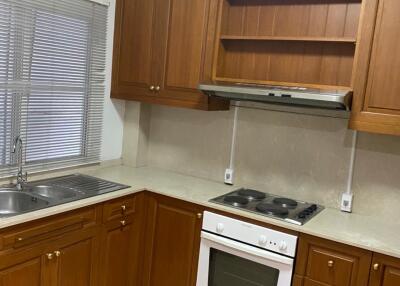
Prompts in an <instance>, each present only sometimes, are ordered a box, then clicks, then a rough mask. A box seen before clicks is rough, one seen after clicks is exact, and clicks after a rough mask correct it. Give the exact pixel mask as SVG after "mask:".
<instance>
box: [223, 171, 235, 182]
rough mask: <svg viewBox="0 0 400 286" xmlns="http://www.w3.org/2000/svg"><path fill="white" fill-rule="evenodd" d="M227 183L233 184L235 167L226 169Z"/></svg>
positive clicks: (225, 179) (225, 180)
mask: <svg viewBox="0 0 400 286" xmlns="http://www.w3.org/2000/svg"><path fill="white" fill-rule="evenodd" d="M224 182H225V184H228V185H233V169H226V170H225V178H224Z"/></svg>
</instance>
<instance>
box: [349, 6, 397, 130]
mask: <svg viewBox="0 0 400 286" xmlns="http://www.w3.org/2000/svg"><path fill="white" fill-rule="evenodd" d="M364 2H365V3H364V10H365V11H364V17H363V18H364V21H363V25H362V29H361V33H360V48H359V49H360V53H359V54H360V56H359V59H358V61H357V64H356V67H355V69H356V75H355V79H354V103H353V112H352V116H351V120H350V127H351V128H353V129H356V130H360V131H368V132H374V133H384V134H393V135H400V17H399V16H398V11H400V2H399V1H397V0H367V1H364ZM371 43H372V44H371Z"/></svg>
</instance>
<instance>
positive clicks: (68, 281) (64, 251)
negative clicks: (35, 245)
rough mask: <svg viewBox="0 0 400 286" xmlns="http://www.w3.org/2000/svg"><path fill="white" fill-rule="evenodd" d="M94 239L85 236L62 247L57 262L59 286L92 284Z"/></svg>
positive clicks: (86, 285) (85, 285)
mask: <svg viewBox="0 0 400 286" xmlns="http://www.w3.org/2000/svg"><path fill="white" fill-rule="evenodd" d="M93 240H94V239H93V238H87V239H84V240H81V241H77V242H75V243H72V244H70V245H67V246H64V247H62V248H61V249H60V250H59V251H60V252H61V255H60V257H59V258H57V262H58V285H59V286H88V285H93V284H92V279H93V277H92V276H93V275H92V274H93V270H92V267H93V263H94V262H93V254H94V241H93Z"/></svg>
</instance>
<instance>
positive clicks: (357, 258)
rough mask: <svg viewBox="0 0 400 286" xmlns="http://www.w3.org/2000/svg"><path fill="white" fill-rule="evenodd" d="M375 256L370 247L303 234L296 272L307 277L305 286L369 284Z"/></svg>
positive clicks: (354, 285)
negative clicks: (366, 248)
mask: <svg viewBox="0 0 400 286" xmlns="http://www.w3.org/2000/svg"><path fill="white" fill-rule="evenodd" d="M371 256H372V253H371V252H369V251H365V250H362V249H358V248H354V247H350V246H346V245H342V244H339V243H335V242H332V241H328V240H324V239H319V238H315V237H311V236H306V235H303V236H301V237H300V239H299V247H298V253H297V262H296V268H295V274H296V275H298V276H300V277H301V276H302V277H304V286H319V285H321V286H322V285H325V286H328V285H332V286H336V285H340V286H365V285H367V284H368V276H369V267H370V265H371Z"/></svg>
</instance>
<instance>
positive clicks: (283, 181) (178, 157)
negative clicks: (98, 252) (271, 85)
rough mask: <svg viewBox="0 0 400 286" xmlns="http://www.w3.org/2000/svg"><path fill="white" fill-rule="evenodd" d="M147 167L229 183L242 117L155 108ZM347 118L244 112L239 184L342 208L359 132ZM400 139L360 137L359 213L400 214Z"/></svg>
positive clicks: (237, 156) (355, 183)
mask: <svg viewBox="0 0 400 286" xmlns="http://www.w3.org/2000/svg"><path fill="white" fill-rule="evenodd" d="M150 112H151V114H150V119H149V120H150V128H149V134H148V135H147V137H148V138H147V140H148V145H147V147H146V148H145V150H144V151H147V165H149V166H153V167H159V168H163V169H168V170H171V171H176V172H179V173H183V174H187V175H192V176H196V177H201V178H206V179H211V180H215V181H222V180H223V176H224V171H225V169H226V168H227V167H228V166H229V158H230V148H231V139H232V125H233V117H234V111H233V109H232V110H231V111H227V112H202V111H194V110H186V109H178V108H170V107H162V106H152V107H151V111H150ZM347 123H348V121H347V120H346V119H340V118H331V117H321V116H313V115H304V114H294V113H286V112H277V111H266V110H258V109H249V108H239V111H238V125H237V137H236V138H237V142H236V148H235V153H234V154H235V156H234V157H235V159H234V165H235V186H237V187H240V186H247V187H252V188H256V189H260V190H265V191H267V192H271V193H275V194H279V195H284V196H291V197H293V198H297V199H301V200H308V201H314V202H317V203H320V204H323V205H325V206H327V207H333V208H339V202H340V196H341V193H342V192H344V191H345V190H346V184H347V180H348V174H349V165H350V156H351V140H352V134H353V131H352V130H349V129H347ZM399 170H400V138H398V137H391V136H381V135H371V134H367V133H360V134H359V141H358V144H357V150H356V162H355V171H354V181H353V192H354V194H355V201H354V208H353V211H354V212H355V213H362V214H367V215H368V214H371V212H372V210H373V211H374V212H378V213H381V214H382V215H387V216H392V215H396V214H397V215H400V210H399V209H398V207H397V204H398V203H399V202H400V176H399Z"/></svg>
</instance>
